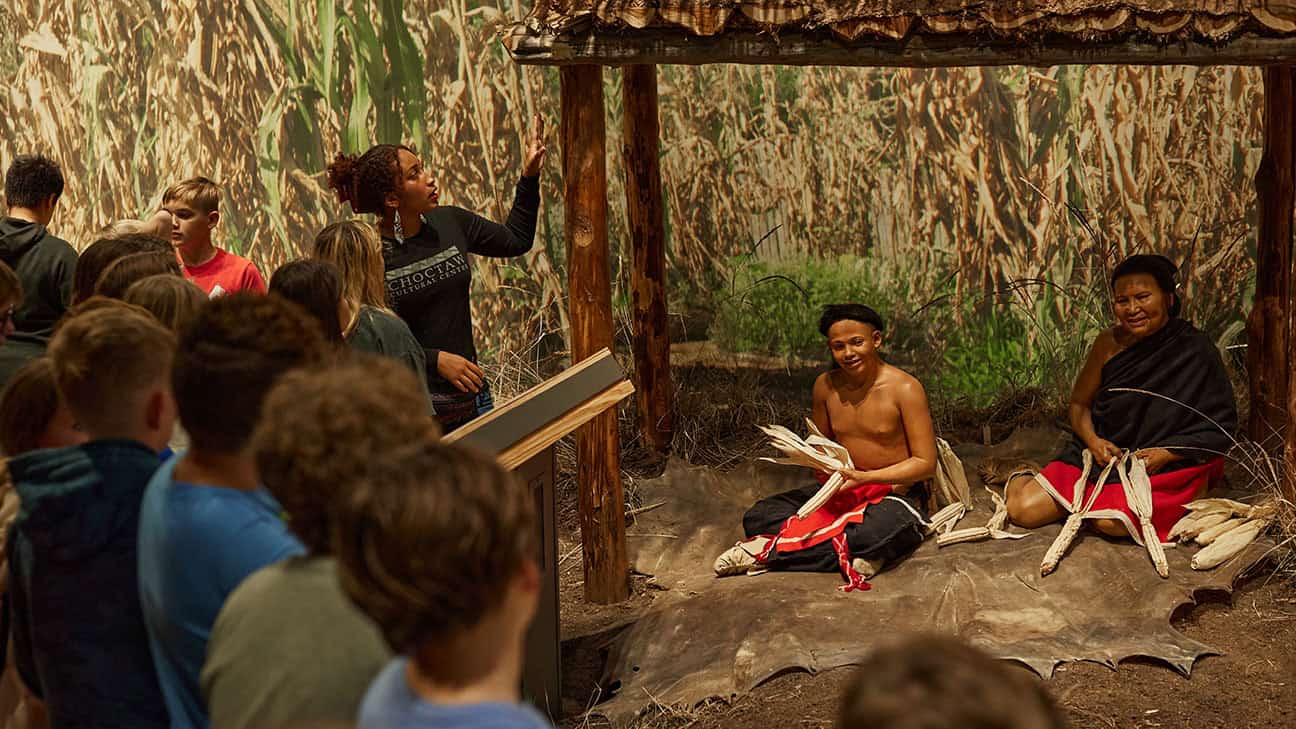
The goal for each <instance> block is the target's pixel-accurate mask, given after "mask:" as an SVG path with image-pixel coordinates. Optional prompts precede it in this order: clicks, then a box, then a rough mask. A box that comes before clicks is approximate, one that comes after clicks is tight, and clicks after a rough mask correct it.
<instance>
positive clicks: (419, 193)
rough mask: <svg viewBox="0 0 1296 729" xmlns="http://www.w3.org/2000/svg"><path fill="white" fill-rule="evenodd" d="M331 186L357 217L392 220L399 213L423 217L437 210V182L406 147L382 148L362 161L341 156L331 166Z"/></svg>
mask: <svg viewBox="0 0 1296 729" xmlns="http://www.w3.org/2000/svg"><path fill="white" fill-rule="evenodd" d="M328 184H329V187H331V188H333V190H334V191H336V192H337V196H338V199H339V200H340V201H342V202H344V203H349V204H350V205H351V209H352V210H354V211H355V212H357V213H373V214H374V215H378V216H380V217H386V218H390V217H392V216H393V215H394V214H395V213H396V211H397V210H400V211H403V212H406V213H410V214H421V213H425V212H428V211H430V210H432V209H434V208H436V206H437V200H438V190H437V186H436V181H435V180H433V179H432V175H431V173H429V172H428V171H427V170H425V169H424V168H423V162H422V161H420V160H419V158H418V154H417V153H415V152H414V150H413V149H410V148H409V147H406V146H405V145H403V144H379V145H377V146H374V147H370V148H369V151H367V152H365V153H364V154H362V155H360V156H359V157H357V156H355V155H349V154H340V155H338V156H337V158H336V159H334V160H333V163H332V164H330V165H329V166H328Z"/></svg>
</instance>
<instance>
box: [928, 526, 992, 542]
mask: <svg viewBox="0 0 1296 729" xmlns="http://www.w3.org/2000/svg"><path fill="white" fill-rule="evenodd" d="M990 536H991V535H990V530H989V529H987V528H985V527H972V528H971V529H957V530H955V531H952V532H947V533H945V534H941V535H939V536H937V537H936V546H937V547H948V546H949V545H951V544H963V543H965V542H980V541H984V540H986V539H989V538H990Z"/></svg>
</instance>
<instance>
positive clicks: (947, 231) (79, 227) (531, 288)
mask: <svg viewBox="0 0 1296 729" xmlns="http://www.w3.org/2000/svg"><path fill="white" fill-rule="evenodd" d="M524 11H525V8H524V7H522V6H520V5H518V4H514V3H510V2H506V1H505V0H497V1H496V2H482V1H481V0H314V1H307V0H300V1H299V0H238V1H237V2H215V1H214V0H196V2H193V3H170V2H161V1H160V0H115V2H112V3H108V4H102V3H91V2H89V1H88V0H63V1H62V2H36V0H18V2H17V5H16V7H15V5H14V4H5V5H2V6H0V27H3V28H4V30H3V31H0V72H3V77H4V78H6V79H8V80H9V81H8V83H6V84H5V88H4V91H3V94H2V95H0V163H2V164H3V165H5V166H7V165H8V164H9V161H10V160H12V158H13V156H14V155H16V154H19V153H22V152H27V151H33V150H36V151H42V152H45V153H48V154H52V155H53V156H54V157H55V158H57V159H58V160H59V161H60V162H61V163H62V165H63V166H64V170H65V174H66V175H67V177H68V180H69V185H68V189H67V192H66V194H65V196H64V201H63V204H62V206H61V208H60V212H59V213H58V216H57V217H56V219H55V221H54V224H53V227H54V228H55V229H56V231H57V232H58V233H60V234H61V235H63V236H64V237H66V238H68V239H69V240H72V241H74V242H75V243H76V244H77V245H85V244H88V243H89V242H90V241H91V240H92V239H93V236H94V234H95V231H96V230H98V229H99V228H101V227H102V226H104V225H105V224H107V223H110V222H112V221H114V220H117V219H120V218H125V217H135V216H140V215H143V214H145V213H147V212H148V211H150V210H152V209H153V208H154V207H155V206H156V205H157V204H158V203H159V199H160V194H161V190H162V189H163V188H164V187H165V186H166V185H167V184H168V183H170V182H173V181H175V180H178V179H180V178H182V177H186V176H189V175H192V174H204V175H207V176H210V177H212V178H214V179H216V180H218V181H219V182H221V183H222V184H223V185H224V190H225V195H224V198H223V200H222V212H223V215H224V217H223V223H222V225H221V228H220V234H219V235H220V237H218V240H217V242H218V243H222V244H224V245H226V246H228V247H231V248H233V249H237V250H240V251H242V252H243V253H245V254H247V255H250V256H252V257H253V258H255V259H256V260H257V262H258V263H259V264H260V265H261V266H262V268H263V270H272V269H273V268H274V267H275V266H277V265H278V264H280V263H282V262H284V261H287V260H290V259H292V258H293V257H295V256H297V255H298V252H299V251H300V250H302V249H303V247H304V246H305V245H306V244H308V243H309V241H310V240H311V239H312V237H313V236H314V234H315V232H316V231H317V230H318V229H319V228H321V227H322V226H323V225H324V224H325V223H326V222H328V221H330V220H333V219H337V218H339V217H344V216H348V215H350V214H351V213H350V211H349V209H345V208H344V207H343V206H341V205H339V204H337V203H336V201H335V200H334V199H333V198H332V196H331V195H330V194H329V193H328V191H327V190H326V189H325V187H324V175H323V169H324V166H325V164H326V163H327V161H328V160H329V159H331V157H332V156H333V155H335V154H336V153H338V152H339V151H348V152H353V151H359V150H363V149H365V148H367V147H368V146H369V145H370V144H372V143H375V142H378V141H384V142H390V141H406V142H409V143H411V144H413V145H414V146H415V147H416V148H417V149H418V150H420V152H421V154H422V155H424V157H425V158H426V159H427V160H428V161H429V163H430V165H431V167H432V168H433V169H434V170H437V171H438V178H439V180H438V181H439V183H440V185H441V188H442V190H443V191H444V193H443V200H444V201H445V202H447V203H450V204H455V205H460V206H464V207H467V208H470V209H474V210H478V211H481V212H483V213H484V214H487V215H489V216H494V217H496V218H502V217H503V215H504V214H505V212H506V211H507V207H508V204H509V202H510V195H511V192H512V183H513V182H514V180H515V179H516V175H517V172H518V169H519V165H520V164H521V153H520V149H521V140H522V138H523V134H524V133H525V131H526V123H527V120H528V119H529V118H530V116H531V114H532V113H533V112H538V113H540V114H542V115H544V116H545V117H546V119H547V121H548V122H549V126H550V128H551V129H553V128H556V125H557V119H558V93H557V92H558V82H557V74H556V72H554V71H552V70H539V69H524V68H521V67H518V66H516V65H514V64H513V63H512V62H511V61H510V60H509V59H508V57H507V55H506V54H505V53H504V51H503V49H502V47H501V46H500V44H499V43H498V41H497V39H496V33H497V31H498V27H499V25H500V24H501V23H502V22H505V21H509V20H511V19H515V18H519V17H521V15H522V14H523V12H524ZM659 78H660V85H661V100H662V107H661V122H662V130H663V139H662V149H663V156H662V177H663V180H664V185H665V196H666V207H667V226H668V240H669V256H670V273H671V277H672V278H671V282H672V283H671V286H672V288H671V295H672V297H673V302H672V305H673V307H674V308H675V309H676V310H678V311H681V312H685V311H687V312H696V313H698V316H699V317H700V318H701V319H702V320H703V322H704V325H705V326H704V331H703V332H702V334H709V336H710V337H711V338H713V339H716V340H718V341H719V342H721V343H722V344H723V345H725V346H727V347H729V348H731V349H736V350H751V351H766V352H772V353H778V354H785V355H798V356H817V355H818V350H817V347H818V346H819V344H818V336H817V334H816V333H815V332H814V331H813V326H812V324H813V321H814V319H815V308H816V307H817V306H818V305H819V304H821V303H824V302H825V301H827V300H830V299H833V298H843V297H853V298H859V299H863V300H865V301H867V302H869V303H873V304H874V305H875V306H877V308H879V309H880V310H882V311H884V313H886V314H887V315H888V317H889V318H890V319H891V320H892V321H894V322H895V324H894V326H893V327H892V330H893V332H894V333H893V334H892V338H891V343H890V346H891V347H892V350H893V351H894V353H895V356H896V357H897V358H898V359H900V360H902V361H903V360H906V358H907V359H908V360H910V361H915V362H923V363H927V364H926V365H925V366H927V367H930V368H931V372H930V374H931V375H932V376H934V377H936V378H937V379H938V380H939V381H940V382H941V383H942V384H943V385H944V386H945V387H946V388H947V389H950V390H952V391H955V392H962V393H966V394H969V395H974V396H978V397H982V396H989V395H990V394H993V392H994V391H996V389H1000V388H1002V387H1003V386H1005V385H1009V384H1012V385H1021V384H1023V383H1029V384H1036V385H1042V386H1047V387H1056V388H1058V389H1059V391H1060V388H1063V387H1065V381H1066V380H1068V379H1069V378H1070V376H1071V374H1072V373H1073V372H1074V366H1075V364H1076V363H1077V362H1078V360H1079V359H1080V358H1081V357H1082V356H1083V353H1084V349H1085V345H1086V340H1087V338H1088V337H1090V336H1092V334H1093V333H1094V332H1095V331H1096V330H1097V328H1098V327H1100V326H1102V325H1103V324H1104V323H1105V322H1106V321H1107V314H1106V310H1105V307H1106V301H1105V296H1106V290H1105V274H1106V271H1107V270H1108V268H1109V267H1110V265H1112V264H1113V263H1114V261H1115V260H1116V259H1118V258H1119V257H1120V256H1123V255H1125V254H1128V253H1131V252H1135V251H1153V250H1154V251H1159V252H1163V253H1166V254H1167V255H1170V256H1172V257H1174V258H1175V259H1176V260H1179V261H1182V262H1183V265H1184V270H1185V271H1186V272H1187V273H1188V277H1187V284H1186V294H1187V299H1188V301H1189V307H1190V308H1189V310H1188V313H1189V315H1190V316H1192V317H1193V318H1195V319H1196V320H1197V321H1198V322H1199V323H1200V324H1201V325H1203V326H1204V327H1205V328H1206V329H1207V331H1209V332H1211V333H1212V334H1214V335H1215V336H1217V337H1218V338H1219V340H1220V342H1221V344H1222V345H1229V344H1234V343H1236V342H1239V341H1241V339H1240V332H1241V328H1240V322H1241V320H1242V319H1243V317H1244V314H1245V311H1246V309H1247V307H1248V306H1249V297H1250V289H1251V286H1252V285H1253V278H1254V277H1253V271H1252V264H1251V260H1252V259H1251V255H1252V253H1253V251H1254V247H1255V232H1254V229H1255V217H1256V214H1255V194H1254V191H1253V188H1252V184H1251V180H1252V177H1253V175H1254V173H1255V169H1256V167H1257V165H1258V162H1259V156H1260V116H1261V100H1260V93H1261V83H1260V77H1259V73H1258V72H1257V71H1256V70H1254V69H1248V68H1237V67H1217V68H1205V69H1196V68H1184V67H1165V68H1141V69H1133V68H1122V67H1079V66H1074V67H1062V68H1054V69H1048V70H1038V69H1022V68H1008V69H960V70H933V71H924V70H894V69H838V68H819V69H802V68H785V67H740V66H711V67H699V68H693V67H668V68H663V69H661V71H660V75H659ZM605 79H606V83H607V86H608V111H609V120H608V129H609V132H610V135H612V136H611V138H610V139H609V145H608V149H609V160H608V162H609V170H610V175H609V176H610V179H611V182H612V190H611V193H610V194H611V198H610V202H611V206H612V214H611V218H610V220H611V226H612V230H611V236H612V244H613V249H614V251H616V252H621V251H626V250H627V248H628V246H629V241H628V240H627V237H626V230H625V220H624V212H623V211H624V198H623V196H622V190H621V186H620V185H621V180H620V170H621V167H620V160H619V157H620V144H619V140H618V139H617V138H616V137H615V134H616V133H618V130H619V129H620V123H619V121H620V120H619V116H618V115H619V94H620V78H619V73H618V72H617V71H615V70H608V71H606V72H605ZM556 137H557V135H556V134H551V149H553V150H554V152H555V154H553V155H552V156H551V159H550V161H549V163H548V171H547V173H546V176H545V178H544V183H543V184H544V188H543V194H544V197H545V199H546V201H547V203H546V205H545V208H544V210H543V211H542V215H541V223H540V233H539V240H540V241H541V244H539V245H537V246H536V248H535V250H533V252H532V253H531V254H529V255H528V256H527V257H526V258H525V260H521V261H512V262H483V261H478V263H477V266H478V268H477V283H476V285H477V286H478V288H479V290H480V291H479V293H480V294H481V295H479V296H477V297H476V298H475V300H474V305H475V306H476V307H477V311H476V315H477V317H478V321H479V322H480V324H481V326H480V331H481V336H482V337H483V341H482V344H483V345H485V346H484V347H483V350H484V351H485V352H487V357H488V358H489V357H490V356H491V353H495V354H499V353H504V352H511V351H519V350H522V349H525V348H527V347H529V346H530V345H531V344H533V343H534V342H535V341H537V340H538V339H539V338H541V337H542V336H544V335H546V334H551V333H554V332H560V331H561V330H562V328H563V323H564V319H565V313H564V310H565V301H564V298H563V297H564V295H565V294H564V292H565V284H564V271H563V266H564V263H563V262H564V252H563V244H562V205H561V203H560V197H559V196H560V190H561V180H560V179H559V175H558V170H559V165H558V163H557V149H556V148H557V143H556ZM628 260H629V257H628V256H620V255H618V256H616V257H615V258H614V261H613V266H614V273H615V274H617V275H618V276H619V277H620V279H621V280H622V281H623V282H624V281H625V278H626V276H628V271H627V270H626V268H625V267H626V266H628V263H627V261H628ZM624 288H625V287H624V286H622V289H623V290H624ZM624 301H625V297H624V296H623V295H618V303H619V304H620V305H624ZM771 324H773V326H771ZM690 333H691V334H692V333H695V332H690Z"/></svg>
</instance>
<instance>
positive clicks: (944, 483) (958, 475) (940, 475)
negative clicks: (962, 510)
mask: <svg viewBox="0 0 1296 729" xmlns="http://www.w3.org/2000/svg"><path fill="white" fill-rule="evenodd" d="M935 481H936V496H937V498H938V499H939V500H940V503H943V504H966V505H967V510H968V511H971V510H972V489H971V487H970V486H968V480H967V472H966V471H965V470H964V468H963V461H961V460H960V459H959V457H958V455H957V454H956V453H954V449H953V448H951V447H950V444H949V443H946V442H945V441H944V440H943V439H941V438H937V439H936V479H935Z"/></svg>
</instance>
